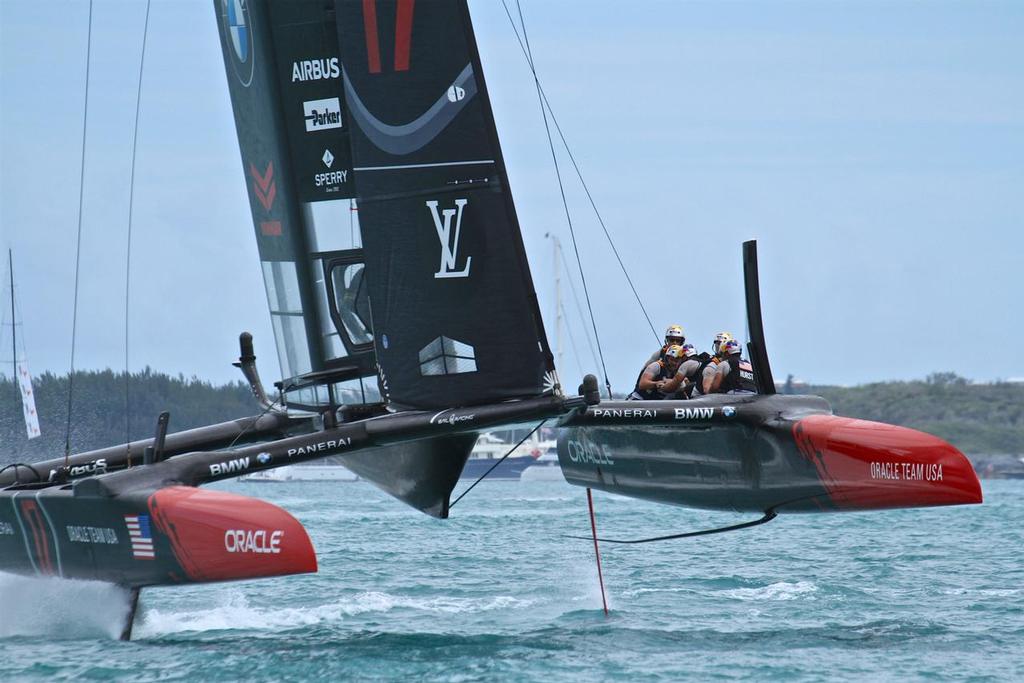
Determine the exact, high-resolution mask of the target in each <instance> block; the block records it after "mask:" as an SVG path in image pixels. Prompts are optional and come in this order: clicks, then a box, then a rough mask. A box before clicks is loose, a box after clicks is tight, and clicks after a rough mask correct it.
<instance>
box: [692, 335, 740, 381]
mask: <svg viewBox="0 0 1024 683" xmlns="http://www.w3.org/2000/svg"><path fill="white" fill-rule="evenodd" d="M730 339H733V336H732V334H730V333H729V332H719V333H718V334H716V335H715V340H714V341H713V342H712V343H711V351H712V354H713V355H710V356H707V355H706V354H702V358H701V359H700V360H701V367H700V375H699V377H700V379H699V380H698V381H697V386H695V387H694V388H693V395H694V396H699V395H701V394H710V393H711V382H712V380H713V379H714V377H715V370H717V369H718V364H719V363H721V362H722V356H721V352H722V344H724V343H725V342H727V341H729V340H730ZM703 356H706V357H703Z"/></svg>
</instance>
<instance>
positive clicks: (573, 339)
mask: <svg viewBox="0 0 1024 683" xmlns="http://www.w3.org/2000/svg"><path fill="white" fill-rule="evenodd" d="M556 305H557V306H558V310H559V311H561V315H562V317H563V318H565V319H566V325H565V331H566V332H568V333H569V344H571V345H572V357H573V360H575V361H576V369H577V370H579V371H580V377H582V376H583V375H585V374H587V373H586V372H584V371H583V364H582V363H580V350H579V348H578V347H577V346H576V337H574V336H573V334H572V325H569V324H568V320H569V316H568V315H567V314H566V312H565V306H563V305H562V302H561V301H558V302H556ZM556 315H558V313H556Z"/></svg>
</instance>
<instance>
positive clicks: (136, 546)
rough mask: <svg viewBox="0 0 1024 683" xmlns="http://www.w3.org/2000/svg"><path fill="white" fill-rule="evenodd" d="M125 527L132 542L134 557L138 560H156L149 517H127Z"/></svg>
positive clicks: (125, 517)
mask: <svg viewBox="0 0 1024 683" xmlns="http://www.w3.org/2000/svg"><path fill="white" fill-rule="evenodd" d="M124 525H125V526H126V527H128V538H129V539H131V542H132V557H134V558H135V559H136V560H152V559H154V558H155V557H156V552H155V551H154V550H153V531H152V529H151V528H150V525H149V515H125V516H124Z"/></svg>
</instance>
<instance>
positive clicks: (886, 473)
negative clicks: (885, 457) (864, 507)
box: [871, 462, 942, 481]
mask: <svg viewBox="0 0 1024 683" xmlns="http://www.w3.org/2000/svg"><path fill="white" fill-rule="evenodd" d="M871 478H872V479H889V480H893V481H942V465H939V464H936V463H930V464H925V463H920V462H873V463H871Z"/></svg>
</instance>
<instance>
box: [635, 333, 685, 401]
mask: <svg viewBox="0 0 1024 683" xmlns="http://www.w3.org/2000/svg"><path fill="white" fill-rule="evenodd" d="M682 362H683V347H681V346H679V345H677V344H673V345H672V346H669V347H668V349H667V350H666V351H665V354H664V356H663V357H662V358H659V359H658V360H656V361H654V362H653V363H648V364H647V367H645V368H644V369H643V370H641V371H640V376H639V377H637V378H636V386H635V387H633V393H631V394H630V395H629V396H627V397H626V400H627V401H657V400H660V399H663V398H665V392H664V391H662V390H663V389H664V388H665V386H666V384H667V383H668V382H669V380H671V379H672V378H673V377H675V374H676V371H677V370H678V369H679V366H680V364H682ZM677 386H678V385H677ZM673 391H674V389H673Z"/></svg>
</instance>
